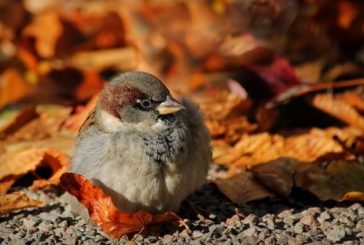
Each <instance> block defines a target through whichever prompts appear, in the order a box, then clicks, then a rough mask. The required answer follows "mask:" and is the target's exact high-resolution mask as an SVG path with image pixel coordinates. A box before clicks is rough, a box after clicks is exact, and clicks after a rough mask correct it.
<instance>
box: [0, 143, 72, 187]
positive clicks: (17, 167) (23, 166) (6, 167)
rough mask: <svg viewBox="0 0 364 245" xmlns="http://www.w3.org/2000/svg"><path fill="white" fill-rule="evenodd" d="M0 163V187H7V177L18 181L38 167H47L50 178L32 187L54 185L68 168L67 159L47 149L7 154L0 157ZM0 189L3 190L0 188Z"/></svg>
mask: <svg viewBox="0 0 364 245" xmlns="http://www.w3.org/2000/svg"><path fill="white" fill-rule="evenodd" d="M0 162H1V164H0V186H5V185H6V186H8V185H9V184H8V178H7V177H8V176H14V177H16V179H19V178H20V177H22V176H23V175H24V174H27V173H29V172H33V173H35V171H36V169H37V168H39V167H49V168H50V169H51V170H52V176H51V177H50V178H48V179H47V180H42V181H39V182H37V181H35V182H34V186H35V187H41V186H44V185H46V184H55V183H57V181H58V179H59V177H60V176H61V175H62V173H64V172H66V171H67V170H68V168H69V159H68V157H67V156H66V155H65V154H63V153H60V152H57V151H54V150H49V149H28V150H24V151H20V152H8V153H5V154H3V155H1V156H0ZM35 177H37V176H35ZM9 187H10V186H9ZM0 189H5V188H4V187H1V188H0Z"/></svg>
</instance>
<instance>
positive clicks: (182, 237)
mask: <svg viewBox="0 0 364 245" xmlns="http://www.w3.org/2000/svg"><path fill="white" fill-rule="evenodd" d="M37 195H38V198H40V199H41V200H44V201H48V203H49V204H48V205H47V206H45V207H43V208H37V209H28V210H22V211H18V212H15V213H11V214H8V215H5V216H3V217H0V244H62V243H63V244H118V243H120V242H121V241H122V242H128V239H127V238H122V239H121V240H120V241H118V240H113V239H109V238H107V237H106V236H105V235H103V234H102V233H100V232H99V231H98V230H97V229H96V228H95V227H93V226H92V225H90V224H86V223H85V222H84V221H83V220H81V219H80V218H79V217H75V216H74V215H73V214H72V213H71V210H70V206H69V205H68V204H65V203H62V195H56V194H54V192H51V193H48V194H46V193H38V194H37ZM292 200H294V201H292ZM292 200H287V199H280V198H278V199H270V200H261V201H255V202H251V203H249V204H242V205H236V204H233V203H231V202H230V201H229V200H228V199H227V198H226V197H224V196H223V194H221V193H220V192H219V190H218V189H217V188H216V186H215V185H214V184H207V185H205V186H204V187H203V188H202V190H201V191H199V192H196V193H194V194H192V195H191V196H190V197H189V198H188V200H187V201H186V202H185V203H184V204H183V207H182V209H181V213H180V215H181V216H182V217H183V218H186V220H185V221H186V223H188V225H189V226H190V228H191V231H190V232H188V231H187V230H183V229H182V228H179V229H175V230H171V227H164V228H161V229H159V231H158V233H159V234H158V233H156V234H150V235H148V236H146V237H144V238H143V237H141V236H139V237H137V238H136V240H135V243H138V244H139V243H141V244H149V243H155V244H171V243H177V244H217V243H218V244H309V243H315V242H318V241H320V242H321V243H320V244H364V207H363V206H362V205H361V204H359V203H346V204H337V203H336V204H335V203H321V202H318V201H315V200H313V199H312V197H310V196H307V195H306V194H303V193H298V194H297V197H295V198H294V199H292ZM161 230H162V231H161ZM135 243H134V242H131V241H129V244H135Z"/></svg>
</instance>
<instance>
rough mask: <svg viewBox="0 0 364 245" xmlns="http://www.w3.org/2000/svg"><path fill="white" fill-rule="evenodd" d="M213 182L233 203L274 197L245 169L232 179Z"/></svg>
mask: <svg viewBox="0 0 364 245" xmlns="http://www.w3.org/2000/svg"><path fill="white" fill-rule="evenodd" d="M214 182H215V183H216V184H217V187H218V188H219V189H220V191H221V192H222V193H224V194H225V195H226V196H227V197H228V198H229V199H230V200H231V201H233V202H235V203H246V202H249V201H253V200H259V199H263V198H266V197H273V196H274V194H273V193H272V192H270V191H269V190H268V189H267V188H265V187H264V186H262V185H261V184H259V182H257V181H256V180H254V178H253V175H252V174H251V172H249V171H247V170H245V169H243V170H242V172H241V173H239V174H237V175H235V176H233V177H230V178H227V179H217V180H214Z"/></svg>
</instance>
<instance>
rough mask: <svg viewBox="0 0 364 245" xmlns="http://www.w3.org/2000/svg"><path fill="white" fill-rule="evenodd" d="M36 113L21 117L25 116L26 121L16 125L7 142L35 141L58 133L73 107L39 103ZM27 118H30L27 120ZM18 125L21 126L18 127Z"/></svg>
mask: <svg viewBox="0 0 364 245" xmlns="http://www.w3.org/2000/svg"><path fill="white" fill-rule="evenodd" d="M29 110H30V109H29ZM25 113H27V111H24V112H23V114H25ZM28 113H30V112H28ZM34 113H35V115H34V116H33V117H34V118H31V117H30V116H28V118H27V117H26V114H25V115H23V116H22V117H21V119H23V118H24V119H23V122H24V123H23V124H19V123H18V124H15V125H14V126H15V128H14V130H12V131H11V134H8V137H7V142H19V141H24V140H31V141H35V140H38V139H45V138H48V137H53V136H55V135H57V134H58V133H59V131H60V129H61V125H62V124H63V123H64V122H65V121H66V119H67V118H68V117H69V114H70V113H71V108H70V107H64V106H58V105H38V106H37V107H36V108H35V112H34ZM21 115H22V114H20V116H21ZM25 119H30V120H28V121H26V120H25ZM17 125H19V126H18V127H16V126H17Z"/></svg>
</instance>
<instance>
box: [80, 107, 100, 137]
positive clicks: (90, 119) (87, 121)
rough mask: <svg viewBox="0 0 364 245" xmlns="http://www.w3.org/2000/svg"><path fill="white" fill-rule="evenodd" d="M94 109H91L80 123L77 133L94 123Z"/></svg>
mask: <svg viewBox="0 0 364 245" xmlns="http://www.w3.org/2000/svg"><path fill="white" fill-rule="evenodd" d="M95 116H96V115H95V109H93V110H92V111H91V112H90V113H89V114H88V116H87V118H86V119H85V121H84V122H83V123H82V125H81V127H80V129H79V130H78V134H79V135H81V134H82V133H83V132H84V131H85V130H86V129H87V128H88V127H90V126H92V125H94V124H95V120H96V119H95Z"/></svg>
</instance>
